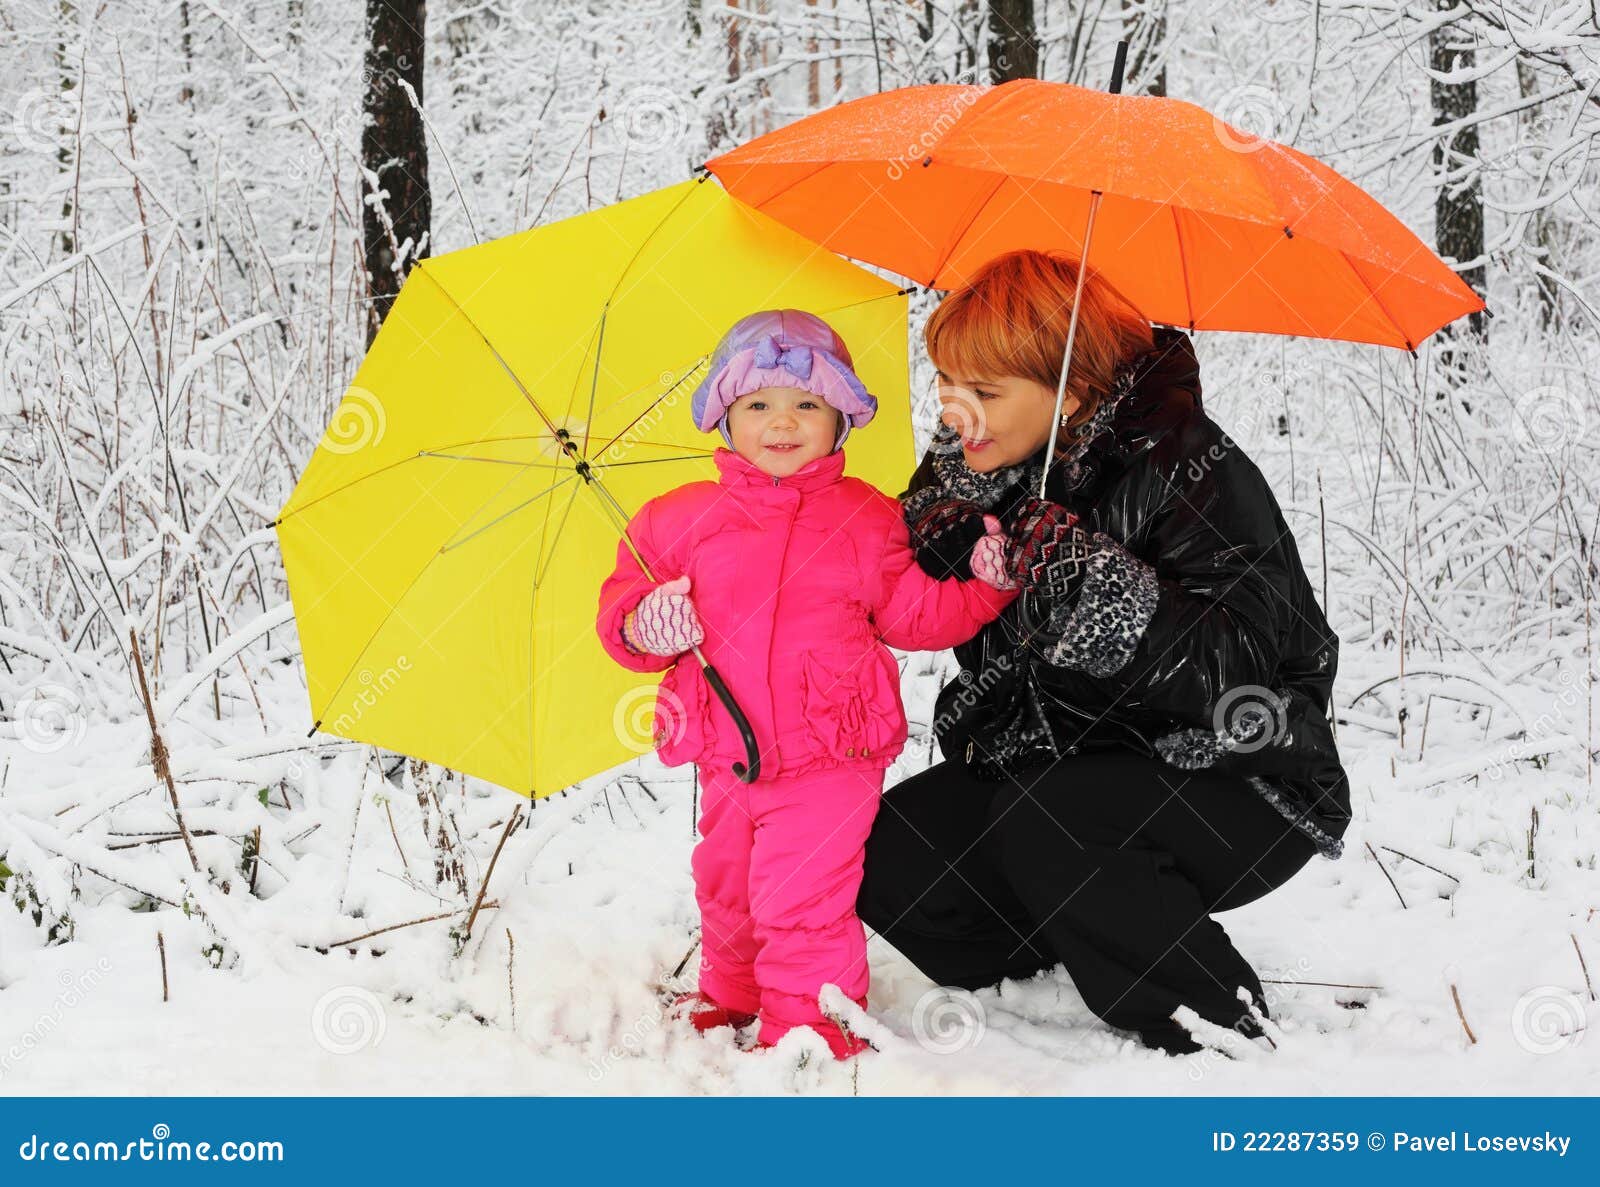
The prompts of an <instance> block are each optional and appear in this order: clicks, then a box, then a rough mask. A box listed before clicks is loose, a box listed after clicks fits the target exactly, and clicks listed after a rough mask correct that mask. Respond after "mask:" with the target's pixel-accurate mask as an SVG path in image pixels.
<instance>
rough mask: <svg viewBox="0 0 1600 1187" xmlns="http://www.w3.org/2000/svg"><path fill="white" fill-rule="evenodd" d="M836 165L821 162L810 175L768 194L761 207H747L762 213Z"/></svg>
mask: <svg viewBox="0 0 1600 1187" xmlns="http://www.w3.org/2000/svg"><path fill="white" fill-rule="evenodd" d="M837 164H839V162H838V161H833V160H828V161H824V162H822V164H821V165H819V166H818V167H817V168H815V169H813V170H812V171H811V172H810V173H807V174H805V175H804V176H801V177H797V178H795V179H794V180H793V181H791V182H789V183H788V184H787V185H785V186H784V187H783V188H782V189H777V190H774V191H773V192H772V193H770V194H768V195H767V196H766V197H765V198H763V199H761V205H759V206H755V204H754V203H748V205H751V206H752V207H753V208H754V209H756V210H760V211H763V212H764V211H765V210H766V208H767V207H768V206H769V205H770V204H771V203H773V202H776V201H777V200H778V199H779V198H781V197H783V195H785V194H787V193H788V192H789V191H790V190H792V189H794V187H795V186H797V185H804V184H805V183H806V182H808V181H810V180H811V179H812V178H814V177H816V176H817V175H819V174H822V173H826V172H827V171H828V170H829V169H831V168H833V166H835V165H837ZM717 180H718V181H721V180H722V179H721V178H720V177H719V178H717ZM728 196H729V197H732V196H733V194H732V191H729V195H728ZM738 201H741V202H742V201H744V199H742V198H741V199H738ZM768 217H773V216H768Z"/></svg>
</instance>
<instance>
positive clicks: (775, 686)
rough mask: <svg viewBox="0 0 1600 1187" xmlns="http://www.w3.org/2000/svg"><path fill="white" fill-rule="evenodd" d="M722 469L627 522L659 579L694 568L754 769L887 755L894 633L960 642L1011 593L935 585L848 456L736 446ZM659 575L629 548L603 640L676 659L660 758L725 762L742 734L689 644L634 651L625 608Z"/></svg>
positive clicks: (896, 747) (896, 692)
mask: <svg viewBox="0 0 1600 1187" xmlns="http://www.w3.org/2000/svg"><path fill="white" fill-rule="evenodd" d="M715 461H716V464H717V469H718V470H719V471H720V475H721V477H720V480H719V481H717V482H692V483H689V484H687V485H685V486H680V487H678V488H677V489H675V490H671V491H668V492H667V493H666V494H664V495H661V496H659V497H657V498H654V499H651V500H650V501H649V502H648V503H646V504H645V505H644V506H643V507H641V508H640V509H639V512H638V514H636V515H635V516H634V517H633V519H632V520H631V521H630V522H629V524H628V532H629V535H630V536H631V537H632V539H633V542H634V544H635V546H637V548H638V549H639V551H640V553H641V554H642V555H643V556H644V558H645V560H646V561H648V562H649V564H650V567H651V569H652V571H653V572H654V574H655V578H656V581H657V582H665V581H670V580H672V579H673V578H676V577H678V576H680V575H682V574H684V573H688V574H689V580H690V589H689V596H690V598H691V599H693V601H694V604H695V608H696V610H697V611H698V613H699V615H700V621H701V623H702V624H703V625H704V627H705V634H706V638H705V642H704V644H702V647H701V649H702V650H703V651H704V652H705V655H706V658H707V659H708V660H710V661H711V663H712V664H713V665H715V667H716V668H717V670H718V671H719V672H720V673H721V674H722V678H723V679H724V680H725V681H727V684H728V687H729V689H730V690H731V691H732V693H733V695H734V698H735V699H736V700H737V701H738V702H739V705H740V706H741V707H742V708H743V709H744V712H745V716H746V717H748V718H749V719H750V725H751V728H752V729H753V730H754V731H755V735H756V741H757V743H758V744H759V745H760V747H761V755H762V757H761V777H762V778H763V779H765V778H767V777H769V776H772V775H778V774H793V773H800V772H804V771H810V770H815V769H821V768H824V767H837V766H844V765H860V766H866V767H879V768H882V767H887V766H888V765H889V764H890V763H892V762H893V761H894V759H895V757H896V756H897V755H898V754H899V753H900V750H901V748H902V747H903V746H904V745H905V741H906V715H905V707H904V705H903V704H902V703H901V701H900V671H899V666H898V665H897V664H896V663H895V659H894V656H893V655H891V654H890V652H889V648H888V647H886V646H885V644H888V645H889V646H892V647H898V648H901V649H902V650H930V651H936V650H941V649H943V648H946V647H953V646H955V645H956V644H957V643H963V642H965V641H966V640H968V639H970V638H971V637H972V636H973V635H975V634H976V633H977V632H978V629H979V628H980V627H982V626H983V625H984V624H986V623H989V622H992V621H993V620H994V619H996V618H998V617H999V615H1000V612H1001V611H1002V610H1003V609H1005V607H1006V606H1007V605H1008V604H1009V603H1010V601H1011V599H1012V598H1014V597H1015V596H1016V594H1015V593H1014V592H1001V591H999V590H996V589H994V588H992V587H990V586H988V585H986V584H984V583H983V582H981V581H976V580H972V581H962V580H959V579H955V578H951V579H950V580H947V581H935V580H934V579H933V578H931V577H929V576H927V575H926V574H925V573H923V571H922V570H921V569H920V568H919V567H918V566H917V564H916V562H915V559H914V558H913V556H912V552H911V546H910V541H909V538H908V536H907V533H906V527H905V523H904V521H903V520H902V519H901V515H900V504H899V503H898V502H897V501H896V500H895V499H892V498H890V497H889V496H888V495H886V494H884V493H883V492H881V491H879V490H878V489H876V488H875V487H873V486H871V485H870V484H868V483H866V482H862V481H861V480H859V479H856V478H846V477H844V453H843V451H840V450H836V451H834V452H833V453H830V454H828V455H826V456H824V457H820V458H817V459H815V460H813V461H811V462H809V463H807V464H806V465H805V466H803V467H801V468H800V470H798V471H797V472H796V473H794V474H793V475H791V476H790V477H788V478H783V479H778V478H774V477H772V476H771V475H770V474H768V473H766V472H765V471H764V470H762V469H761V468H760V467H758V466H756V465H755V464H754V463H752V462H749V461H747V460H746V459H745V458H743V457H742V456H740V455H739V454H737V453H735V452H734V451H733V450H731V449H721V448H719V449H718V450H717V451H716V454H715ZM652 585H653V583H652V582H651V581H649V580H647V579H646V578H645V576H644V574H643V571H642V570H641V569H640V568H639V565H638V563H637V562H636V561H635V560H634V559H633V555H632V553H630V552H629V551H628V548H627V545H626V544H624V543H620V542H619V544H618V545H617V567H616V569H615V571H613V572H612V574H611V576H610V577H608V578H607V579H606V581H605V584H604V585H603V586H602V587H601V590H600V614H599V619H598V622H597V627H598V630H599V632H600V640H601V642H602V643H603V644H604V645H605V648H606V650H607V651H608V652H609V653H610V654H611V656H612V658H614V659H615V660H616V661H617V662H618V663H619V664H621V665H623V666H624V667H626V668H631V669H632V670H634V671H637V672H657V671H661V670H663V669H667V668H670V669H671V671H668V672H667V674H666V676H665V678H664V679H663V680H662V681H661V686H660V688H659V690H658V691H657V694H656V703H655V723H654V724H655V741H656V749H657V753H658V755H659V757H660V759H661V761H662V762H664V763H666V764H668V765H669V766H676V765H678V764H680V763H686V762H697V763H723V764H727V763H732V762H734V761H736V760H743V759H744V757H745V755H744V746H743V744H742V743H741V741H740V738H739V731H738V729H737V727H736V726H735V725H734V723H733V719H732V718H731V717H730V716H729V714H728V712H727V710H725V709H724V708H723V706H722V703H721V702H720V701H719V700H718V699H717V697H716V694H715V693H713V692H712V691H711V688H710V686H709V685H708V684H707V682H706V679H705V675H704V673H703V672H702V670H701V668H700V664H699V662H698V661H697V660H696V659H695V658H694V656H693V654H692V653H690V654H688V655H685V656H683V657H682V658H681V662H680V661H679V660H676V659H673V658H670V657H664V656H654V655H640V654H638V653H636V652H634V651H633V650H631V649H630V648H629V647H628V646H627V645H626V644H625V643H624V642H623V640H622V619H623V617H624V616H625V615H626V614H627V613H628V611H630V610H632V609H633V607H634V606H635V605H636V604H637V603H638V601H639V599H640V598H642V597H643V596H644V595H645V593H646V592H647V591H648V590H650V589H651V588H652Z"/></svg>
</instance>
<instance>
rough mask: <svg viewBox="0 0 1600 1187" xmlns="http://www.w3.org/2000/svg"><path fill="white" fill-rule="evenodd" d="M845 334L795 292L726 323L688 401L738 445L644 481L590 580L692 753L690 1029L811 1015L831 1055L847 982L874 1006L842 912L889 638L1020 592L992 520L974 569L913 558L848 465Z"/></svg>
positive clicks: (894, 696)
mask: <svg viewBox="0 0 1600 1187" xmlns="http://www.w3.org/2000/svg"><path fill="white" fill-rule="evenodd" d="M852 368H853V364H852V362H851V358H850V353H849V351H848V350H847V349H846V347H845V344H844V342H843V340H841V339H840V337H839V335H838V334H837V333H835V332H834V330H833V328H832V327H831V326H829V325H828V324H827V323H826V322H824V321H823V320H822V319H820V318H818V317H815V316H814V315H812V314H809V313H804V312H801V311H800V310H796V309H782V310H764V311H762V312H759V313H753V314H751V315H750V316H748V317H745V318H743V319H741V320H740V321H738V322H737V323H735V324H734V326H733V328H732V329H730V330H729V331H728V332H727V334H726V335H724V336H723V338H722V341H721V342H719V343H718V345H717V347H716V350H715V351H714V352H713V353H712V356H711V360H710V364H709V370H708V372H707V375H706V378H705V380H704V381H703V382H702V383H701V384H700V386H699V388H697V389H696V391H695V394H694V400H693V404H692V411H693V415H694V419H695V424H696V426H697V427H698V428H700V429H701V431H703V432H709V431H710V430H711V429H712V428H713V427H715V428H717V429H719V430H720V431H721V433H722V437H723V440H724V441H726V442H727V444H728V446H729V448H726V449H723V448H718V449H717V450H716V453H715V455H714V460H715V462H716V466H717V470H718V472H719V475H720V477H719V479H718V481H716V482H709V481H706V482H691V483H688V484H686V485H684V486H680V487H678V488H676V489H674V490H671V491H668V492H667V493H666V494H664V495H661V496H659V497H657V498H654V499H651V500H650V501H649V502H647V503H646V504H645V505H644V506H643V507H641V508H640V509H639V511H638V514H636V515H635V516H634V517H633V519H632V520H631V521H630V522H629V524H628V534H629V536H630V537H631V538H632V540H633V543H634V545H635V547H637V548H638V550H639V552H640V554H641V555H642V556H643V557H644V559H645V560H646V562H647V563H648V564H649V566H650V569H651V570H652V571H653V572H654V574H655V576H656V578H657V580H658V582H659V584H652V583H651V582H650V581H649V580H648V579H646V578H645V576H644V574H643V571H642V570H641V569H640V567H639V565H638V563H637V562H636V561H635V560H634V558H633V555H632V553H631V552H630V551H629V550H628V548H627V546H626V544H625V543H624V544H619V545H618V548H617V566H616V570H615V571H614V572H613V573H612V574H611V576H610V577H609V578H607V580H606V582H605V584H604V586H603V587H602V588H601V591H600V614H599V620H598V624H597V625H598V629H599V632H600V639H601V641H602V642H603V643H604V645H605V647H606V650H607V651H608V652H609V653H610V654H611V656H612V657H613V658H614V659H616V661H617V662H618V663H620V664H622V665H623V666H624V667H627V668H631V669H632V670H634V671H638V672H656V671H662V670H664V669H668V671H667V674H666V676H665V677H664V678H663V680H662V681H661V686H660V689H659V691H658V693H657V697H656V707H655V714H656V716H655V740H656V748H657V752H658V754H659V757H660V758H661V761H662V762H664V763H666V764H668V765H678V764H680V763H685V762H693V763H697V764H699V770H698V775H699V780H700V787H701V801H700V809H701V815H700V821H699V828H700V835H701V838H702V839H701V841H700V843H699V844H698V845H696V846H695V849H694V854H693V857H692V859H691V865H692V868H693V871H694V883H695V899H696V902H697V903H698V905H699V908H700V919H701V929H700V946H701V959H700V991H699V993H698V994H686V995H684V996H683V997H681V998H679V999H678V1001H679V1003H682V1004H684V1005H685V1006H686V1007H687V1008H688V1010H689V1016H690V1020H691V1022H692V1023H693V1024H694V1026H695V1027H696V1028H697V1029H699V1030H702V1031H704V1030H709V1029H711V1028H712V1027H716V1026H727V1025H731V1026H735V1027H743V1026H748V1025H749V1024H750V1023H752V1022H754V1021H755V1020H756V1018H757V1016H759V1018H760V1022H761V1029H760V1032H759V1035H758V1045H759V1046H763V1047H766V1046H771V1045H772V1044H774V1043H776V1042H777V1041H778V1039H779V1038H781V1037H782V1036H783V1035H784V1034H785V1033H786V1032H787V1031H789V1030H790V1029H791V1028H793V1027H796V1026H811V1027H813V1028H815V1029H816V1030H817V1031H818V1032H820V1033H821V1034H822V1035H823V1036H824V1037H825V1038H826V1039H827V1041H828V1045H829V1046H830V1047H831V1048H832V1049H833V1051H834V1053H835V1055H837V1056H838V1057H839V1058H841V1059H845V1058H848V1057H850V1056H851V1055H854V1054H856V1053H857V1052H859V1051H860V1050H861V1049H862V1048H863V1047H864V1046H865V1045H866V1044H865V1043H863V1042H862V1041H861V1040H860V1039H859V1038H857V1037H856V1036H854V1035H849V1034H846V1033H843V1032H841V1030H840V1028H839V1027H838V1026H837V1025H836V1024H835V1023H833V1022H832V1021H830V1020H828V1019H826V1018H825V1017H824V1016H823V1014H822V1012H821V1010H820V1009H819V1007H818V1003H817V994H818V992H819V990H820V989H821V988H822V986H823V985H824V984H826V983H830V982H831V983H833V984H836V985H838V986H839V988H840V989H841V990H843V991H844V992H845V993H846V994H847V995H849V996H850V997H851V998H853V999H854V1000H855V1001H856V1002H858V1003H859V1004H860V1005H861V1006H862V1008H865V1007H866V994H867V980H868V976H867V953H866V936H865V933H864V931H863V929H862V926H861V921H860V920H859V919H858V918H857V917H856V914H855V901H856V892H857V889H858V888H859V886H860V883H861V868H862V853H863V846H864V845H865V843H866V839H867V834H868V832H869V831H870V829H871V826H872V821H873V818H874V816H876V815H877V811H878V798H879V796H880V794H881V793H882V791H883V770H884V768H885V767H887V766H888V765H889V764H890V763H892V762H893V761H894V759H895V757H896V756H897V755H898V754H899V753H900V750H901V748H902V747H903V746H904V745H905V740H906V716H905V709H904V707H903V706H902V704H901V701H900V680H899V668H898V666H897V665H896V663H895V660H894V657H893V656H892V655H891V654H890V653H889V650H888V647H886V646H885V644H888V645H889V646H894V647H899V648H903V649H927V650H938V649H942V648H945V647H952V646H954V645H955V644H957V643H961V642H965V641H966V640H967V639H969V638H971V637H972V636H973V635H974V634H976V633H977V631H978V629H979V628H980V627H982V626H983V625H984V624H986V623H989V622H991V621H993V620H994V619H995V618H997V617H998V616H999V614H1000V612H1001V611H1002V610H1003V609H1004V608H1005V607H1006V605H1007V604H1009V602H1010V601H1011V599H1012V598H1013V597H1015V596H1016V595H1015V592H1014V591H1013V589H1012V588H1011V585H1010V582H1009V581H1008V579H1007V578H1006V577H1005V575H1004V572H1003V564H1002V562H1003V547H1004V546H1003V543H1002V540H1003V537H1001V536H1000V535H999V534H998V522H997V521H995V522H990V523H989V524H987V525H986V526H988V527H989V528H990V529H991V534H990V535H988V536H986V537H984V538H983V539H982V540H980V541H979V542H978V543H977V544H976V545H974V547H973V549H972V559H971V569H972V574H973V575H974V576H976V577H978V578H979V580H975V581H970V582H969V581H964V580H961V579H959V578H958V577H952V578H950V579H947V580H944V581H936V580H934V579H932V578H930V577H928V576H927V575H925V574H924V573H923V571H922V570H921V568H919V567H918V565H917V564H916V563H915V560H914V558H913V554H912V550H911V546H910V543H909V540H908V537H907V530H906V527H905V523H904V520H903V519H902V518H901V513H900V505H899V503H898V502H896V500H894V499H892V498H890V497H889V496H888V495H885V494H883V493H882V492H881V491H879V490H877V489H876V488H874V487H872V486H871V485H869V484H867V483H865V482H862V481H860V480H858V479H855V478H846V477H844V476H843V473H844V460H845V459H844V452H843V450H842V448H841V447H842V446H843V444H844V441H845V438H846V437H847V436H849V434H850V430H851V429H852V428H860V427H861V426H863V425H865V424H867V423H868V422H869V421H870V420H871V419H872V417H873V414H874V413H875V412H876V410H877V401H876V400H875V399H874V398H873V397H872V396H871V395H869V394H868V393H867V390H866V388H865V387H863V386H862V384H861V381H860V379H858V378H857V377H856V374H855V372H854V370H853V369H852ZM696 644H699V645H700V646H701V648H702V650H703V652H704V654H705V656H706V658H707V660H708V661H710V662H711V663H712V664H713V665H715V667H716V668H717V669H718V671H719V672H721V674H722V677H723V679H724V680H725V681H726V682H727V684H728V687H729V689H730V690H731V692H732V693H733V696H734V699H735V700H736V701H737V702H738V703H739V705H740V707H741V708H742V709H743V710H744V713H745V715H746V716H747V717H748V718H749V721H750V725H751V727H752V729H753V730H754V732H755V736H756V739H757V742H758V744H759V746H760V753H761V766H760V773H759V776H758V778H757V779H756V780H755V781H754V782H753V783H749V784H746V783H742V782H740V781H739V779H738V777H737V776H735V775H734V773H733V771H732V770H731V765H732V764H733V763H734V762H742V761H743V760H744V758H745V753H744V746H743V743H742V740H741V737H740V734H739V731H738V729H737V728H736V727H735V725H734V723H733V720H732V718H731V717H730V716H729V715H728V712H727V710H726V709H724V708H723V706H722V703H721V702H720V701H719V700H718V699H717V698H716V697H715V696H714V695H713V694H712V692H711V690H710V689H709V687H708V686H707V683H706V680H705V676H704V674H703V672H702V669H701V666H700V664H699V662H698V661H697V660H696V659H695V658H694V656H693V655H692V654H686V653H687V652H689V651H690V648H692V647H693V646H695V645H696Z"/></svg>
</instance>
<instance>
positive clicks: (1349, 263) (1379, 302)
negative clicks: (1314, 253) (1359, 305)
mask: <svg viewBox="0 0 1600 1187" xmlns="http://www.w3.org/2000/svg"><path fill="white" fill-rule="evenodd" d="M1339 255H1340V257H1341V258H1342V259H1343V260H1344V263H1345V267H1347V268H1349V269H1350V271H1351V272H1353V273H1354V274H1355V278H1356V279H1357V280H1359V281H1360V282H1361V285H1362V287H1363V288H1365V289H1366V290H1367V295H1368V296H1370V297H1371V298H1372V303H1373V304H1374V305H1376V306H1377V307H1378V312H1379V313H1381V314H1383V316H1384V317H1386V318H1388V319H1389V324H1390V325H1391V326H1392V327H1394V331H1395V333H1397V334H1399V335H1400V340H1401V341H1402V342H1404V343H1405V344H1406V349H1407V350H1410V351H1415V350H1416V347H1415V346H1413V345H1411V335H1410V334H1407V333H1406V332H1405V330H1403V329H1401V327H1400V323H1399V322H1397V321H1395V319H1394V314H1392V313H1390V312H1389V310H1388V309H1387V308H1385V307H1384V304H1383V299H1382V298H1381V297H1379V296H1378V290H1377V289H1375V288H1373V287H1372V285H1371V284H1370V283H1368V281H1367V278H1366V277H1365V276H1363V275H1361V269H1359V268H1357V267H1356V262H1355V261H1354V260H1352V259H1351V258H1350V253H1349V252H1347V251H1345V250H1344V249H1343V248H1340V249H1339Z"/></svg>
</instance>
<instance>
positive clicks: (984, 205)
mask: <svg viewBox="0 0 1600 1187" xmlns="http://www.w3.org/2000/svg"><path fill="white" fill-rule="evenodd" d="M1006 180H1007V175H1006V174H1004V173H1002V174H1001V175H1000V180H999V181H997V182H995V186H994V189H992V190H990V191H989V193H988V196H986V197H985V198H984V200H983V201H982V202H980V203H978V208H977V209H976V210H974V211H973V212H972V217H971V218H969V219H968V220H967V225H966V226H964V227H962V228H961V230H960V231H959V232H957V233H956V237H955V238H954V239H952V240H951V241H950V249H949V250H948V251H946V252H945V253H944V259H942V260H940V261H939V265H938V267H936V268H935V269H934V270H933V275H932V276H930V277H929V278H928V287H929V288H933V287H934V282H935V281H937V280H938V279H939V273H941V272H943V271H944V269H945V265H947V264H948V263H949V262H950V257H951V256H953V255H955V254H956V248H958V247H960V246H961V241H962V240H963V239H965V238H966V237H967V232H968V231H970V230H972V227H973V224H974V223H976V222H977V221H978V219H979V217H980V216H981V215H982V214H983V212H984V211H985V210H987V209H988V208H989V203H990V202H993V201H994V196H995V195H996V194H998V193H999V192H1000V189H1001V187H1002V186H1004V185H1005V184H1006Z"/></svg>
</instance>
